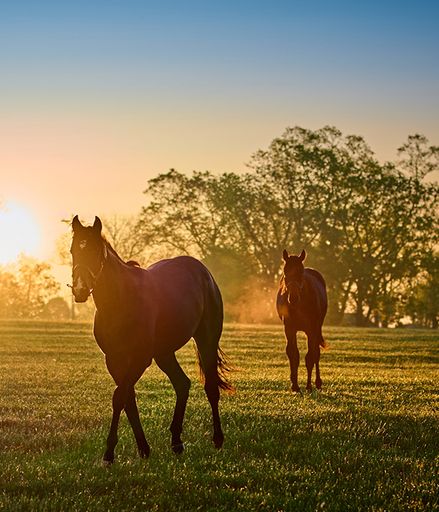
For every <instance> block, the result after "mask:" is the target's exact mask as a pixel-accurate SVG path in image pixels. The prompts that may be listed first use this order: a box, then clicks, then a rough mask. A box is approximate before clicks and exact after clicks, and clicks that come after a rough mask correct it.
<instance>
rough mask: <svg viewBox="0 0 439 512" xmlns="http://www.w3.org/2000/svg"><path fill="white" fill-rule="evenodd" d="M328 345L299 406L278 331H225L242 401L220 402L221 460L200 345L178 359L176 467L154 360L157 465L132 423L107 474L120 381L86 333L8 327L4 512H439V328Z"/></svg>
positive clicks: (2, 346) (149, 402)
mask: <svg viewBox="0 0 439 512" xmlns="http://www.w3.org/2000/svg"><path fill="white" fill-rule="evenodd" d="M325 335H326V339H327V341H328V342H329V344H330V348H329V350H327V351H325V353H324V354H323V356H322V362H321V372H322V378H323V386H324V389H323V391H322V392H321V393H317V392H314V393H312V394H304V395H303V396H302V397H301V396H296V395H293V394H292V393H291V392H290V390H289V389H290V387H289V382H288V373H289V371H288V364H287V359H286V356H285V353H284V341H283V333H282V330H281V327H280V326H262V327H255V326H233V325H228V326H226V328H225V332H224V335H223V341H222V346H223V348H224V350H225V351H226V352H227V353H228V355H229V356H230V359H231V360H232V362H233V364H234V365H235V366H236V367H237V368H238V371H236V372H234V374H233V376H232V377H233V382H234V384H235V385H236V387H237V392H236V394H235V395H232V396H224V397H223V398H222V400H221V404H220V405H221V414H222V420H223V429H224V433H225V436H226V441H225V444H224V448H223V449H222V450H220V451H216V450H215V449H214V448H213V446H212V444H211V441H210V439H211V435H212V433H211V416H210V408H209V404H208V402H207V400H206V398H205V395H204V391H203V388H202V385H201V384H200V383H199V382H198V371H197V368H196V364H195V353H194V349H193V347H192V346H191V345H192V344H191V343H190V344H188V345H187V346H186V347H185V348H184V349H182V350H181V351H180V352H179V360H180V362H181V364H182V366H183V367H184V369H185V370H186V371H187V373H188V375H189V376H190V377H191V379H192V381H193V385H192V389H191V396H190V398H189V403H188V409H187V414H186V421H185V430H184V440H185V441H186V451H185V453H184V454H183V455H182V456H179V457H176V456H175V455H174V454H173V453H172V452H171V449H170V436H169V433H168V427H169V423H170V421H171V417H172V411H173V406H174V393H173V390H172V387H171V385H170V383H169V381H168V380H167V378H166V377H165V376H164V375H163V374H162V373H161V372H160V370H158V368H157V367H156V366H155V365H153V367H151V368H150V369H148V370H147V372H146V373H145V375H144V376H143V378H142V379H141V381H140V382H139V383H138V385H137V395H138V401H139V408H140V414H141V419H142V422H143V425H144V428H145V432H146V435H147V438H148V441H149V442H150V445H151V448H152V453H151V457H150V459H148V460H139V459H138V458H137V454H136V448H135V443H134V439H133V436H132V434H131V430H130V428H129V425H128V422H127V421H126V418H125V417H123V418H122V421H121V428H120V440H119V444H118V446H117V451H116V463H115V464H114V465H113V466H111V467H110V468H104V467H102V465H101V456H102V453H103V447H104V441H105V436H106V433H107V428H108V426H109V422H110V418H111V394H112V391H113V384H112V382H111V380H110V377H109V376H108V375H107V372H106V369H105V366H104V361H103V357H102V354H101V353H100V352H99V350H98V348H97V346H96V344H95V342H94V340H93V337H92V334H91V326H90V325H87V324H70V323H65V324H56V323H38V322H21V323H20V322H1V323H0V386H1V391H0V510H26V511H33V510H51V511H52V510H53V511H55V510H56V511H58V510H59V511H67V510H81V511H93V510H109V511H110V510H111V511H113V510H114V511H122V510H130V511H132V510H151V511H156V510H157V511H174V510H181V511H185V512H190V511H196V510H199V511H204V510H212V511H228V512H230V511H234V510H247V511H253V510H267V511H291V510H298V511H308V510H310V511H311V510H313V511H314V510H318V511H325V510H328V511H336V510H340V511H346V510H355V511H357V510H374V511H375V510H382V511H392V510H401V511H407V510H439V498H438V488H439V458H438V453H439V427H438V412H439V411H438V405H439V402H438V379H439V373H438V362H439V336H438V333H437V332H427V331H409V330H366V329H365V330H354V329H335V328H334V329H331V328H328V329H326V331H325ZM300 344H301V347H302V350H301V366H300V370H299V371H300V381H301V384H302V387H303V388H304V385H305V379H306V371H305V367H304V354H305V352H304V349H305V342H304V339H303V338H301V340H300Z"/></svg>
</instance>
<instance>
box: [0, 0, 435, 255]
mask: <svg viewBox="0 0 439 512" xmlns="http://www.w3.org/2000/svg"><path fill="white" fill-rule="evenodd" d="M438 26H439V2H437V1H435V2H434V1H425V0H420V1H417V2H414V1H410V2H408V1H404V0H400V1H393V0H389V1H386V0H380V1H375V0H370V1H368V2H353V1H338V0H333V1H329V0H328V1H322V0H314V1H312V2H310V1H305V0H301V1H299V0H290V1H278V0H270V1H258V0H253V1H251V2H250V1H242V0H235V1H229V0H223V1H216V0H213V1H207V0H205V1H191V0H187V1H185V2H175V1H174V2H170V1H160V2H157V1H154V2H150V1H149V0H143V1H140V0H123V1H122V0H105V1H103V0H102V1H100V0H99V1H98V0H87V1H84V0H75V2H60V1H59V0H58V1H45V0H39V1H36V0H35V1H32V0H17V1H14V2H11V1H9V0H7V1H6V0H0V201H3V203H5V202H6V203H8V202H10V203H11V204H15V205H19V206H20V208H21V209H25V210H26V211H27V212H28V213H29V215H31V216H32V217H33V218H34V220H35V223H36V225H37V226H38V230H39V232H40V233H41V241H40V244H39V248H38V250H36V249H34V253H35V255H37V256H39V257H45V258H47V257H49V256H50V255H51V254H52V252H53V247H54V240H55V239H56V237H58V236H59V235H60V233H62V232H63V231H66V226H65V224H62V223H61V219H65V218H70V217H71V215H73V214H79V215H80V217H81V218H83V219H84V220H92V219H93V217H94V215H103V216H105V215H111V214H113V213H120V214H131V213H133V214H134V213H137V212H138V211H139V209H140V208H141V206H142V205H143V204H145V201H146V198H145V196H144V194H143V191H144V189H145V188H146V184H147V181H148V179H150V178H152V177H154V176H156V175H157V174H158V173H161V172H166V171H167V170H168V169H170V168H176V169H178V170H180V171H183V172H191V171H192V170H195V169H196V170H206V169H207V170H211V171H213V172H218V173H220V172H225V171H235V172H241V171H244V170H245V169H246V162H248V161H249V159H250V157H251V155H252V154H253V153H254V152H256V151H257V150H258V149H263V148H266V147H267V146H268V145H269V143H270V141H271V140H272V139H274V138H275V137H277V136H279V135H281V134H282V133H283V131H284V130H285V128H286V127H287V126H295V125H299V126H303V127H306V128H310V129H318V128H320V127H322V126H324V125H327V124H329V125H334V126H336V127H338V128H339V129H341V130H342V131H343V133H345V134H357V135H362V136H364V137H365V139H366V141H367V142H368V143H369V144H370V146H371V147H372V149H373V150H374V151H375V152H376V154H377V156H378V158H379V159H380V160H382V161H384V160H391V159H394V158H395V157H396V149H397V148H398V147H399V146H401V145H402V144H403V143H404V141H405V140H406V138H407V136H408V135H409V134H413V133H422V134H424V135H425V136H426V137H427V138H428V139H429V140H430V142H431V143H432V144H436V145H437V144H439V65H438V64H439V62H438V61H439V30H438Z"/></svg>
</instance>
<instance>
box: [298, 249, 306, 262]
mask: <svg viewBox="0 0 439 512" xmlns="http://www.w3.org/2000/svg"><path fill="white" fill-rule="evenodd" d="M305 258H306V252H305V249H302V252H301V253H300V255H299V260H300V261H303V260H304V259H305Z"/></svg>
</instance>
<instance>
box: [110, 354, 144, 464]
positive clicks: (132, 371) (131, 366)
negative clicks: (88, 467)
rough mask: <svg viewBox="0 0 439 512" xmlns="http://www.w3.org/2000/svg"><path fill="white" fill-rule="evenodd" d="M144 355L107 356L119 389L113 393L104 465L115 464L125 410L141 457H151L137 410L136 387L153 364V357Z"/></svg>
mask: <svg viewBox="0 0 439 512" xmlns="http://www.w3.org/2000/svg"><path fill="white" fill-rule="evenodd" d="M143 356H144V354H140V353H136V354H133V356H132V357H131V358H129V359H128V358H126V359H125V360H123V359H120V355H119V356H118V357H117V358H116V357H114V358H113V357H109V356H108V355H107V358H106V363H107V368H108V371H109V372H110V374H111V375H112V377H113V379H114V380H115V382H116V384H117V387H116V389H115V390H114V393H113V416H112V419H111V425H110V432H109V433H108V437H107V449H106V451H105V454H104V459H103V461H104V464H112V463H113V462H114V449H115V447H116V445H117V441H118V438H117V430H118V426H119V419H120V414H121V412H122V410H123V409H125V412H126V413H127V416H128V420H129V422H130V424H131V426H132V428H133V431H134V435H135V437H136V441H137V446H138V448H139V452H140V455H141V456H143V457H145V456H148V455H149V451H150V450H149V445H148V443H147V441H146V439H145V434H144V433H143V429H142V426H141V424H140V418H139V412H138V410H137V405H136V398H135V394H134V385H135V383H136V382H137V381H138V380H139V379H140V377H141V376H142V374H143V372H144V371H145V369H146V368H147V367H148V366H149V365H150V364H151V362H152V358H151V357H143Z"/></svg>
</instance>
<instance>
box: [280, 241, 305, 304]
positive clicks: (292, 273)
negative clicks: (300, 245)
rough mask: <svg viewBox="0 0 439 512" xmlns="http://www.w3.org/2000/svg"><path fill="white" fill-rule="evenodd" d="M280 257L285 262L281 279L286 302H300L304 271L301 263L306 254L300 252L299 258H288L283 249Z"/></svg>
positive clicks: (292, 256) (286, 252)
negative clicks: (284, 289)
mask: <svg viewBox="0 0 439 512" xmlns="http://www.w3.org/2000/svg"><path fill="white" fill-rule="evenodd" d="M282 256H283V259H284V262H285V265H284V275H283V279H284V285H285V288H286V293H287V298H288V302H289V303H290V304H295V303H297V302H299V301H300V294H301V292H302V288H303V283H304V270H305V269H304V267H303V261H304V259H305V257H306V252H305V250H302V252H301V253H300V254H299V256H294V255H291V256H290V255H289V254H288V251H286V250H285V249H284V252H283V254H282Z"/></svg>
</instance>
